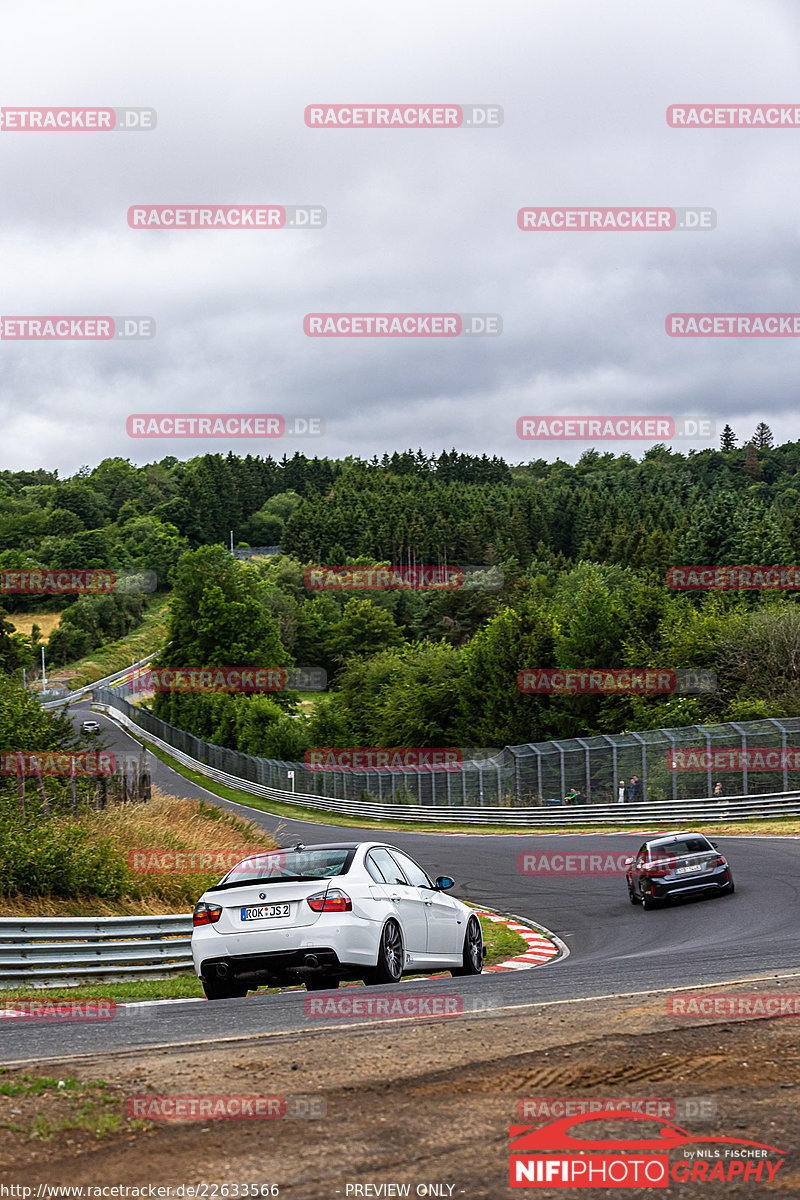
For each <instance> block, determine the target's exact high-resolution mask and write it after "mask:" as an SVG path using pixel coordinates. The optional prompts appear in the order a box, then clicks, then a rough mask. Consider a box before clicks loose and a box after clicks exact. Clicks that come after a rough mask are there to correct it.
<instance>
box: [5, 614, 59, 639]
mask: <svg viewBox="0 0 800 1200" xmlns="http://www.w3.org/2000/svg"><path fill="white" fill-rule="evenodd" d="M6 620H7V621H10V623H11V624H12V625H13V626H14V628H15V630H16V631H17V633H24V634H25V635H26V637H30V635H31V629H32V628H33V626H34V625H38V626H39V629H40V630H41V632H42V641H43V642H46V641H47V639H48V638H49V637H50V634H51V633H52V632H53V630H54V629H57V628H58V626H59V624H60V622H61V613H60V612H38V613H37V612H31V613H11V614H10V615H9V616H7V617H6Z"/></svg>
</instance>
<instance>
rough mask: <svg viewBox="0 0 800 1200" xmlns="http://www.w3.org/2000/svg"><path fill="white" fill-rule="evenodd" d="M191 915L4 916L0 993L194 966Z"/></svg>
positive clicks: (0, 937) (0, 942)
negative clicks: (23, 987) (16, 989)
mask: <svg viewBox="0 0 800 1200" xmlns="http://www.w3.org/2000/svg"><path fill="white" fill-rule="evenodd" d="M191 941H192V916H191V913H180V914H178V915H177V916H163V917H2V918H0V989H2V988H4V987H21V986H25V985H30V986H32V987H43V988H49V987H58V986H59V985H62V984H68V985H71V984H75V983H81V982H83V981H84V980H85V979H87V978H89V977H91V978H92V979H97V978H102V979H108V980H112V979H128V978H130V977H131V976H141V975H145V976H146V975H152V974H155V973H158V974H159V975H164V974H166V973H168V972H172V971H185V970H187V968H191V967H192V956H191Z"/></svg>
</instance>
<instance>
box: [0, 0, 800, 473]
mask: <svg viewBox="0 0 800 1200" xmlns="http://www.w3.org/2000/svg"><path fill="white" fill-rule="evenodd" d="M2 14H3V20H2V44H1V45H0V105H2V106H3V107H11V108H15V107H44V106H58V107H70V106H79V105H87V106H106V105H113V106H120V105H125V106H131V107H151V108H154V109H155V110H156V111H157V114H158V126H157V129H156V130H154V131H152V132H140V133H126V132H116V131H115V132H111V133H99V132H88V131H87V132H54V133H50V132H46V133H42V132H39V133H26V132H11V131H10V130H7V129H4V130H2V131H0V263H1V264H2V268H1V269H0V295H2V303H0V313H2V314H3V315H71V316H82V315H111V316H120V315H129V314H137V315H148V316H151V317H152V318H154V320H155V322H156V326H157V335H156V336H155V338H153V339H152V340H150V341H133V342H128V343H123V342H119V341H113V342H107V343H103V342H100V343H85V342H84V343H80V342H68V343H53V342H37V341H23V342H12V341H9V340H6V339H4V340H2V341H0V406H1V408H2V436H0V467H1V468H6V469H12V470H13V469H22V468H33V467H36V466H44V467H47V468H50V469H53V468H58V470H59V471H60V472H61V473H62V475H63V474H69V473H71V472H73V471H75V470H76V469H77V468H78V467H79V466H80V465H81V464H83V463H88V464H91V465H94V464H96V463H97V462H98V461H99V460H100V459H101V458H103V457H106V456H111V455H121V456H123V457H128V458H130V459H131V460H132V461H133V462H135V463H144V462H148V461H152V460H154V459H157V458H161V457H163V456H164V455H166V454H175V455H177V456H178V457H180V458H189V457H192V456H193V455H196V454H200V453H204V452H207V451H210V450H212V451H213V450H219V451H222V452H225V453H226V452H227V451H228V450H229V449H233V450H234V451H235V452H237V453H247V452H252V453H272V454H278V455H280V454H282V453H283V452H284V451H286V452H287V453H289V454H292V453H294V451H295V450H297V449H300V450H301V451H303V452H305V453H308V454H309V455H313V454H319V455H330V456H333V457H340V456H343V455H346V454H359V455H365V456H371V455H372V454H373V453H378V454H381V453H382V452H383V451H384V450H389V451H392V450H394V449H398V450H401V449H404V448H406V447H408V446H412V447H414V448H416V447H417V446H422V447H423V449H425V450H426V451H430V452H434V451H439V450H441V449H442V448H447V449H449V448H450V447H451V446H455V447H456V448H458V449H459V450H463V451H467V452H471V453H483V452H486V453H489V454H492V453H495V454H499V455H502V456H504V457H505V458H506V459H507V460H509V461H512V462H519V461H527V460H528V459H531V458H537V457H544V458H548V459H551V458H555V457H557V456H560V457H562V458H566V459H568V460H570V461H574V460H575V459H576V458H577V457H578V456H579V455H580V454H581V453H582V452H583V451H584V450H585V449H586V447H587V444H588V443H586V442H571V441H567V442H558V441H550V442H522V441H520V439H519V438H518V437H517V433H516V422H517V418H518V417H520V416H525V415H529V414H550V415H554V416H555V415H583V416H589V415H593V414H603V415H605V414H618V415H636V416H642V415H652V416H664V415H666V416H670V417H673V418H675V419H677V420H679V419H682V418H685V417H703V418H706V419H710V420H712V421H715V422H717V425H718V431H719V429H721V427H722V425H723V424H724V423H725V422H726V421H728V422H730V424H731V425H732V426H733V429H734V431H735V432H736V433H737V434H738V435H739V438H740V439H741V440H745V439H746V438H749V437H750V436H751V434H752V432H753V430H754V428H755V426H756V424H757V423H758V422H759V421H761V420H766V421H767V422H768V423H769V424H770V425H771V427H772V429H773V431H774V432H775V435H776V440H778V441H784V440H787V439H789V438H792V439H794V438H797V437H798V436H800V429H798V426H797V421H796V419H795V415H796V407H797V404H796V396H797V382H796V380H797V359H798V353H800V342H799V341H798V339H797V338H780V339H772V338H752V339H750V338H714V339H712V338H694V339H686V340H683V339H677V338H670V337H668V336H667V334H666V332H665V328H664V321H665V317H666V316H667V314H668V313H670V312H684V311H691V312H737V313H738V312H784V313H786V312H794V311H800V294H799V293H798V289H797V279H798V276H799V275H800V263H799V262H798V197H799V196H800V128H797V129H792V128H781V129H776V130H771V129H749V130H748V129H726V128H720V129H716V128H713V129H702V130H696V129H694V130H680V129H673V128H670V127H669V126H668V124H667V120H666V109H667V107H668V106H669V105H671V104H679V103H682V102H687V103H700V102H702V103H722V104H728V103H735V104H739V103H743V104H744V103H765V104H766V103H781V104H797V105H798V106H799V107H800V75H798V51H799V50H800V37H799V36H798V35H799V33H800V16H799V15H798V12H797V9H796V5H795V4H794V3H792V2H791V0H761V3H760V4H758V5H757V6H754V5H753V4H752V3H742V2H740V0H706V2H705V3H703V4H702V5H698V4H697V2H696V0H691V2H689V0H684V2H678V3H674V2H671V3H664V2H663V0H655V2H651V3H648V4H642V3H641V2H640V0H638V2H633V0H631V2H628V3H617V2H615V0H606V2H605V3H603V4H602V5H600V4H597V2H596V0H571V2H570V0H561V2H560V3H558V4H543V3H541V2H540V0H500V3H497V4H492V5H488V4H487V5H478V4H476V3H474V0H473V2H466V3H465V2H463V0H459V2H458V3H454V2H451V0H437V3H436V4H434V5H432V4H430V3H429V2H425V3H415V2H413V0H411V2H409V0H407V2H406V3H404V4H402V5H392V6H388V5H378V4H375V3H374V0H371V2H370V3H359V2H354V0H345V2H344V3H338V4H335V5H333V4H330V3H329V2H324V3H323V2H314V0H312V2H305V3H301V4H295V5H278V4H263V3H237V2H236V0H228V2H227V3H226V4H219V3H213V4H212V3H207V2H204V0H192V3H186V2H184V0H169V3H168V4H165V3H164V2H163V0H159V3H155V2H151V0H145V2H139V3H136V4H130V5H119V4H115V5H109V4H108V3H99V2H94V0H81V2H80V3H67V4H65V3H63V0H59V2H57V3H41V2H38V3H35V4H30V3H22V2H20V3H8V2H6V3H5V4H4V5H3V10H2ZM351 102H358V103H380V102H391V103H393V104H399V103H404V104H405V103H408V104H411V103H420V102H425V103H442V104H453V103H460V104H496V105H500V106H502V109H503V111H504V121H503V124H502V126H500V127H498V128H481V129H478V128H469V129H468V128H458V129H433V128H432V129H425V130H419V131H417V130H411V129H311V128H308V127H306V125H305V123H304V110H305V108H306V106H307V105H309V104H316V103H322V104H346V103H351ZM156 204H181V205H188V204H206V205H210V204H211V205H213V204H243V205H254V204H280V205H292V204H310V205H321V206H323V207H324V208H325V210H326V212H327V224H326V226H325V228H324V229H320V230H310V231H300V230H289V229H283V230H247V231H240V230H223V229H210V230H191V229H183V230H174V231H165V230H155V229H144V230H134V229H131V228H129V227H128V224H127V217H126V214H127V210H128V208H129V206H131V205H156ZM543 205H552V206H606V205H616V206H620V205H635V206H644V205H647V206H659V207H664V206H710V207H712V208H713V209H714V210H715V211H716V214H717V227H716V229H715V230H714V231H712V232H692V233H688V232H679V231H667V232H637V233H622V232H591V233H582V232H560V233H557V232H549V233H548V232H538V231H537V232H526V233H523V232H521V231H520V230H519V229H518V228H517V220H516V218H517V212H518V210H519V209H520V208H521V207H525V206H543ZM312 312H401V313H402V312H456V313H475V312H490V313H499V314H501V315H502V318H503V332H502V335H501V336H498V337H492V338H471V339H470V338H464V337H460V338H453V339H441V338H430V339H425V338H413V339H412V338H398V339H387V338H368V339H367V338H339V339H327V338H318V339H315V338H310V337H308V336H306V335H305V333H304V332H303V318H304V316H305V315H306V314H307V313H312ZM142 412H158V413H217V412H232V413H281V414H284V413H285V414H289V415H291V414H319V415H320V416H321V417H323V418H324V420H325V423H326V433H325V435H324V436H322V437H317V438H308V439H294V438H283V439H280V440H279V441H278V440H274V439H271V440H257V439H253V440H247V441H245V440H241V439H236V440H233V439H227V440H226V439H214V440H210V439H192V440H184V439H170V440H158V441H152V440H149V441H148V440H134V439H132V438H130V437H129V436H128V434H127V433H126V429H125V421H126V417H127V416H128V415H129V414H131V413H142ZM673 445H674V446H675V448H676V449H677V448H683V449H685V448H687V447H688V446H695V447H696V448H698V449H700V448H702V447H704V446H708V445H718V436H717V437H715V438H714V439H713V440H712V441H709V440H708V439H705V440H703V439H694V440H693V441H689V442H683V443H681V442H677V441H676V442H674V443H673ZM599 448H600V449H602V450H606V449H610V450H614V451H616V452H619V451H621V450H629V451H631V452H633V453H634V454H636V456H637V457H638V456H640V455H641V454H642V453H643V451H644V450H645V449H646V448H647V443H641V442H639V443H637V444H632V443H625V442H607V443H604V444H602V445H600V447H599Z"/></svg>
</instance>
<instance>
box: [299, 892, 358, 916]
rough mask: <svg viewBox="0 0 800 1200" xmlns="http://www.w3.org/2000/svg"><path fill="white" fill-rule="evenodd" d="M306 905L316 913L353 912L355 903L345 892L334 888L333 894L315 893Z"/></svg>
mask: <svg viewBox="0 0 800 1200" xmlns="http://www.w3.org/2000/svg"><path fill="white" fill-rule="evenodd" d="M306 903H307V905H308V907H309V908H310V909H312V910H313V911H314V912H318V913H319V912H352V911H353V901H352V900H351V899H350V897H349V896H346V895H345V893H344V892H340V891H339V890H338V888H334V890H333V891H332V892H315V893H314V895H313V896H308V897H307V899H306Z"/></svg>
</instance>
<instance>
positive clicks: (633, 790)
mask: <svg viewBox="0 0 800 1200" xmlns="http://www.w3.org/2000/svg"><path fill="white" fill-rule="evenodd" d="M641 799H642V781H641V779H640V778H639V776H638V775H631V786H630V788H629V789H628V802H629V803H630V804H638V803H639V802H640V801H641Z"/></svg>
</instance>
